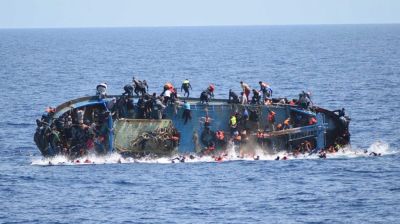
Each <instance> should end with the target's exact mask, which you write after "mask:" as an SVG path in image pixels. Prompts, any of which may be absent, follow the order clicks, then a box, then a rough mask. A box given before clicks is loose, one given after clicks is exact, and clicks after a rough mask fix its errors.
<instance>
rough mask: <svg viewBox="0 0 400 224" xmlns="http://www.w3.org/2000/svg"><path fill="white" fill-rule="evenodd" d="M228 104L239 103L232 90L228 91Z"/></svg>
mask: <svg viewBox="0 0 400 224" xmlns="http://www.w3.org/2000/svg"><path fill="white" fill-rule="evenodd" d="M228 103H235V104H237V103H240V100H239V96H238V95H237V94H236V93H235V92H233V91H232V89H230V90H229V98H228Z"/></svg>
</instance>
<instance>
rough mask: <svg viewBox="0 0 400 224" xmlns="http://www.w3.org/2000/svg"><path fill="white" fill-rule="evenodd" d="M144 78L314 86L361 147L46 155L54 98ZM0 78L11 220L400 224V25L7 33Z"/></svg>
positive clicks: (153, 86)
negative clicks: (46, 121)
mask: <svg viewBox="0 0 400 224" xmlns="http://www.w3.org/2000/svg"><path fill="white" fill-rule="evenodd" d="M133 75H135V77H137V78H139V79H146V80H147V81H148V83H149V86H150V92H157V93H160V92H161V89H162V86H163V84H164V83H165V82H167V81H170V82H172V83H174V84H175V85H176V86H179V85H180V83H181V82H182V80H184V79H185V78H189V79H190V80H191V84H192V86H193V92H192V96H196V97H197V96H199V95H200V92H201V91H202V90H203V89H204V88H205V87H206V86H207V85H208V84H209V83H214V84H215V86H216V97H217V98H226V97H227V95H228V91H229V89H231V88H232V89H233V90H235V91H236V92H238V91H239V90H240V84H239V82H240V81H241V80H243V81H245V82H247V83H249V84H250V85H251V86H253V87H257V83H258V81H260V80H262V81H266V82H268V83H270V84H271V86H272V88H273V90H274V95H275V96H282V97H288V98H296V97H297V96H298V94H299V93H300V92H301V91H302V90H306V91H311V93H312V99H313V101H314V103H316V104H317V105H319V106H321V107H324V108H327V109H332V110H334V109H340V108H342V107H344V108H346V112H347V113H348V114H349V115H350V117H351V118H352V121H351V125H350V132H351V134H352V137H351V146H349V147H348V148H347V149H346V150H345V152H340V153H338V154H336V155H328V158H327V159H319V158H318V157H317V156H306V157H301V158H289V160H286V161H282V160H280V161H275V160H273V158H274V156H271V157H262V159H261V160H258V161H254V160H251V159H245V160H239V159H234V158H232V159H231V160H226V161H223V162H215V161H213V160H195V161H190V162H186V163H171V158H160V159H156V160H139V161H133V160H122V161H121V158H119V157H118V155H116V154H113V155H110V156H109V157H106V158H92V160H93V161H95V162H96V164H95V165H94V164H91V165H77V164H71V163H68V162H66V161H65V160H63V158H55V159H53V160H52V164H58V165H54V166H51V165H49V163H48V162H49V161H48V160H44V159H42V157H41V156H40V153H39V150H38V149H37V148H36V146H35V144H34V142H33V133H34V131H35V128H36V124H35V119H36V118H39V117H40V116H41V114H42V113H43V111H44V109H45V108H46V107H47V106H57V105H59V104H61V103H63V102H65V101H68V100H70V99H74V98H77V97H81V96H87V95H93V94H94V92H95V90H94V89H95V86H96V85H97V84H98V83H100V82H107V83H108V85H109V93H111V94H120V93H122V92H123V89H122V87H123V86H124V85H125V84H127V83H128V82H129V81H131V79H132V76H133ZM0 78H1V81H0V90H1V92H2V94H3V95H2V97H0V105H1V106H0V115H1V119H0V223H400V215H399V214H400V164H399V161H400V154H399V153H400V129H399V127H400V119H399V118H400V111H399V109H400V25H325V26H254V27H235V26H232V27H182V28H177V27H170V28H112V29H111V28H108V29H9V30H7V29H3V30H0ZM183 147H192V146H183ZM365 150H367V151H368V152H372V151H374V152H377V153H381V154H382V156H377V157H374V156H369V155H368V153H364V151H365ZM119 162H121V163H119Z"/></svg>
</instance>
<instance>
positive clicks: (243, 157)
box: [31, 141, 399, 166]
mask: <svg viewBox="0 0 400 224" xmlns="http://www.w3.org/2000/svg"><path fill="white" fill-rule="evenodd" d="M398 152H399V151H398V150H396V149H393V148H391V147H390V145H389V144H387V143H385V142H381V141H377V142H374V143H373V144H371V145H370V146H369V147H368V148H367V149H362V148H357V147H352V146H347V147H344V148H342V149H340V150H339V151H338V152H336V153H328V154H327V155H326V159H340V158H356V157H371V156H386V155H391V154H396V153H398ZM278 159H279V160H299V159H321V158H320V156H319V154H301V155H297V156H295V155H293V154H292V153H288V152H283V151H282V152H277V153H267V152H265V151H263V150H261V149H258V148H257V149H254V150H251V151H250V152H247V153H242V154H240V153H239V152H237V150H235V148H234V147H229V148H228V150H226V151H225V152H223V153H222V152H221V154H216V155H213V156H211V155H207V156H198V155H194V154H177V155H174V156H170V157H159V158H154V157H143V158H140V159H135V158H131V157H123V156H121V155H120V154H118V153H112V154H110V155H106V156H98V155H95V154H91V155H87V156H84V157H81V158H77V159H74V160H71V159H69V158H68V157H66V156H62V155H59V156H55V157H52V158H43V157H42V158H34V159H33V160H32V163H31V164H32V165H39V166H53V165H58V166H59V165H90V164H116V163H156V164H170V163H183V162H185V163H199V162H226V161H254V160H257V161H258V160H261V161H266V160H278Z"/></svg>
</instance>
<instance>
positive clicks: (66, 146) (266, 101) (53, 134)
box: [37, 77, 344, 155]
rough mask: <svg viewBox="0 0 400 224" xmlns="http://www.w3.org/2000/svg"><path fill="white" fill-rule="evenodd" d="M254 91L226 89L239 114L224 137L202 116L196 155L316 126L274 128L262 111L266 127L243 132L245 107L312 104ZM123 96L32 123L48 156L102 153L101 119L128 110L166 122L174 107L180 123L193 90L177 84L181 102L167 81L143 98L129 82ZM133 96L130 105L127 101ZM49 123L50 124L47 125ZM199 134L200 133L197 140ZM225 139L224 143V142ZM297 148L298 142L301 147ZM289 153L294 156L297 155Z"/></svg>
mask: <svg viewBox="0 0 400 224" xmlns="http://www.w3.org/2000/svg"><path fill="white" fill-rule="evenodd" d="M258 85H259V89H254V88H253V89H252V88H251V87H250V85H249V84H247V83H245V82H243V81H240V88H241V92H240V94H239V95H238V94H236V93H235V92H234V91H233V90H232V89H230V90H229V97H228V103H232V104H241V105H244V107H243V110H242V111H241V112H235V113H234V114H232V115H231V117H230V119H229V126H230V133H229V134H228V135H227V134H226V133H224V131H223V130H215V131H212V130H211V129H210V123H211V120H212V119H211V118H210V117H208V115H207V116H206V118H205V121H204V132H205V135H204V136H210V135H211V136H212V138H210V139H212V141H211V140H207V139H206V140H205V138H206V137H204V136H200V139H201V140H202V142H203V144H205V145H206V147H205V148H204V149H203V150H202V152H203V153H205V154H207V153H210V152H212V151H213V150H214V149H215V148H217V147H220V146H224V145H226V144H227V142H228V141H231V142H233V143H234V144H236V145H241V144H246V142H247V141H248V140H249V136H250V135H253V134H255V135H256V139H257V142H258V143H259V144H264V143H265V141H263V139H265V138H266V136H267V135H268V133H269V132H274V131H281V130H286V129H290V128H293V127H296V126H298V125H313V124H316V123H317V120H316V118H315V116H310V117H309V118H307V120H306V121H304V120H303V121H299V120H296V118H292V117H288V118H286V119H285V120H284V121H283V122H282V123H277V122H276V118H275V115H276V113H275V112H274V111H272V110H270V111H268V115H267V118H266V119H267V122H266V124H267V125H266V126H265V127H264V128H259V129H256V131H255V130H250V129H249V128H247V123H248V122H249V121H255V122H257V121H259V120H260V119H262V118H260V117H259V116H260V115H259V114H260V113H259V111H257V110H258V109H257V107H247V106H246V105H252V104H253V105H270V104H273V103H277V104H279V103H280V104H288V105H292V106H295V107H298V108H301V109H303V110H313V102H312V100H311V94H310V93H309V92H304V91H303V92H302V93H300V94H299V98H298V99H292V100H290V101H288V100H287V99H285V98H282V99H273V98H272V94H273V90H272V88H271V86H270V84H268V83H266V82H263V81H259V82H258ZM107 88H108V84H107V83H100V84H99V85H97V86H96V95H97V97H98V98H99V99H105V98H107ZM123 90H124V92H123V93H122V94H121V96H120V97H117V98H112V99H111V100H107V101H105V102H106V103H105V105H106V110H104V109H98V110H96V109H94V110H91V111H85V108H81V109H72V110H71V111H68V112H66V113H64V114H63V115H62V116H61V117H59V118H57V119H56V120H53V121H50V120H49V119H50V118H51V117H52V114H54V112H55V109H54V108H50V109H49V111H48V112H47V114H46V115H45V116H43V117H42V119H41V120H38V121H37V123H38V132H39V133H45V136H46V137H47V138H48V141H49V142H50V146H51V147H50V149H48V150H52V152H50V154H59V153H62V154H67V155H82V154H86V153H88V152H90V151H95V152H98V153H104V152H106V150H107V148H108V142H107V140H108V138H107V135H108V134H109V133H110V132H111V128H110V127H108V122H107V119H111V118H112V119H116V118H120V117H129V114H130V113H131V112H130V111H134V113H135V118H137V119H164V118H166V110H165V109H166V108H167V106H168V105H172V106H173V107H174V110H175V114H177V111H178V108H179V107H183V113H182V119H183V121H184V124H186V123H187V122H189V121H191V119H192V115H191V105H190V102H189V101H188V100H187V98H189V96H190V91H191V90H193V87H192V85H191V83H190V81H189V79H185V80H183V82H182V84H181V87H180V91H181V92H184V94H183V98H179V95H178V89H177V88H175V87H174V85H173V84H172V83H170V82H167V83H166V84H165V85H164V86H163V89H162V92H161V93H160V94H159V95H157V93H153V94H149V85H148V83H147V81H146V80H139V79H137V78H135V77H133V78H132V82H131V83H129V84H127V85H125V86H124V87H123ZM214 94H215V86H214V85H213V84H210V85H208V86H207V87H206V88H205V89H204V90H203V91H201V94H200V97H199V101H200V103H202V104H208V103H209V102H210V101H212V99H213V98H214ZM135 95H136V97H138V99H137V102H136V103H134V100H133V96H135ZM337 113H338V114H339V115H340V116H344V109H343V110H339V111H337ZM49 124H51V125H49ZM203 134H204V133H202V135H203ZM227 136H230V139H228V138H227ZM302 144H303V143H302ZM304 145H305V146H301V148H299V149H296V150H297V151H299V152H304V151H309V150H308V148H309V147H308V146H309V144H308V143H307V142H304ZM296 150H295V152H297V151H296Z"/></svg>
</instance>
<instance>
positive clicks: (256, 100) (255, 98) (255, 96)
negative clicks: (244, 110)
mask: <svg viewBox="0 0 400 224" xmlns="http://www.w3.org/2000/svg"><path fill="white" fill-rule="evenodd" d="M260 100H261V96H260V93H259V92H258V91H257V90H256V89H253V97H252V98H251V103H252V104H260Z"/></svg>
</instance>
